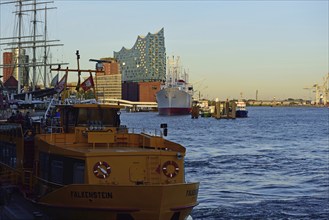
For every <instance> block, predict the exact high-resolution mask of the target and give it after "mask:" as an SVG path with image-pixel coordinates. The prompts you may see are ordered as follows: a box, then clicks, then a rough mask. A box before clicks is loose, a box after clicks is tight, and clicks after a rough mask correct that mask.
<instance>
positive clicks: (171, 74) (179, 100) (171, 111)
mask: <svg viewBox="0 0 329 220" xmlns="http://www.w3.org/2000/svg"><path fill="white" fill-rule="evenodd" d="M192 96H193V86H192V85H191V84H190V83H188V73H187V72H186V71H185V70H184V72H183V71H182V67H181V66H180V57H179V56H178V57H176V58H175V57H174V56H173V57H171V58H170V57H168V58H167V76H166V82H165V83H164V84H163V85H162V87H161V89H160V91H159V92H157V93H156V100H157V103H158V111H159V114H160V115H188V114H190V113H191V108H192Z"/></svg>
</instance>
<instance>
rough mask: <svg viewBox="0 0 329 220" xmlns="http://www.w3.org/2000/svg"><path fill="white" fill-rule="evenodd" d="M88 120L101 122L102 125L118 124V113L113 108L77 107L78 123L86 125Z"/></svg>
mask: <svg viewBox="0 0 329 220" xmlns="http://www.w3.org/2000/svg"><path fill="white" fill-rule="evenodd" d="M90 122H92V123H93V122H101V123H102V125H104V126H113V127H117V126H119V125H120V121H119V115H118V114H117V110H114V109H87V108H84V109H82V108H81V109H79V114H78V125H82V126H86V125H88V124H89V123H90Z"/></svg>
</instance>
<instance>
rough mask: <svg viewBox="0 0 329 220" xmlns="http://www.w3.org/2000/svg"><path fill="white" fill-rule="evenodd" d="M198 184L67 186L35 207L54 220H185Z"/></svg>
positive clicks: (194, 198)
mask: <svg viewBox="0 0 329 220" xmlns="http://www.w3.org/2000/svg"><path fill="white" fill-rule="evenodd" d="M198 189H199V183H188V184H169V185H150V186H145V185H141V186H108V185H68V186H65V187H62V188H60V189H58V190H55V191H53V192H51V193H49V194H47V195H46V196H44V197H42V198H41V199H40V200H39V201H38V202H37V203H38V204H39V205H41V206H42V207H43V209H44V210H45V211H46V212H47V213H48V214H49V215H50V216H52V217H55V218H56V219H109V220H110V219H113V220H118V219H127V220H129V219H134V220H138V219H141V220H147V219H150V220H156V219H159V220H160V219H161V220H168V219H172V220H180V219H186V218H187V217H188V215H189V214H190V212H191V211H192V209H193V207H194V206H196V205H197V204H198V203H197V195H198Z"/></svg>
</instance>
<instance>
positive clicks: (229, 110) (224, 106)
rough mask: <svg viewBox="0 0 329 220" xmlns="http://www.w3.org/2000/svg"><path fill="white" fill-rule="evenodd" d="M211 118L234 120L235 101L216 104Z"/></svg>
mask: <svg viewBox="0 0 329 220" xmlns="http://www.w3.org/2000/svg"><path fill="white" fill-rule="evenodd" d="M213 117H214V118H216V119H235V118H236V102H235V101H225V102H220V101H218V102H216V103H215V112H214V115H213Z"/></svg>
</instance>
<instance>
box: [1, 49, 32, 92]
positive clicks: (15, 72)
mask: <svg viewBox="0 0 329 220" xmlns="http://www.w3.org/2000/svg"><path fill="white" fill-rule="evenodd" d="M19 59H20V63H21V64H22V66H23V68H18V67H17V64H18V63H19ZM28 63H29V56H28V55H26V54H25V49H21V52H20V53H19V52H18V49H17V48H16V49H13V51H12V52H4V53H3V65H4V67H3V82H6V81H7V80H8V79H9V78H10V76H13V77H14V78H15V79H16V80H17V81H18V77H20V80H19V82H20V84H21V85H23V86H28V85H29V67H28V66H24V65H25V64H28Z"/></svg>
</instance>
